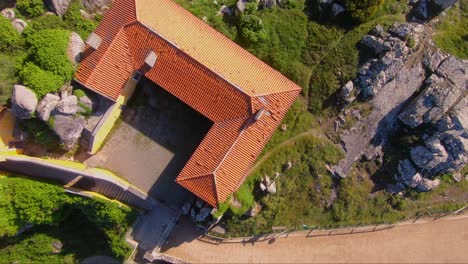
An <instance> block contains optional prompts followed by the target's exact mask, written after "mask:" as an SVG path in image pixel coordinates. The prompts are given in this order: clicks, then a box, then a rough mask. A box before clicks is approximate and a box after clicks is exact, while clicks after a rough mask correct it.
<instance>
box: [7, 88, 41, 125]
mask: <svg viewBox="0 0 468 264" xmlns="http://www.w3.org/2000/svg"><path fill="white" fill-rule="evenodd" d="M36 106H37V96H36V94H35V93H34V92H33V91H32V90H30V89H29V88H27V87H25V86H22V85H15V86H13V95H12V96H11V110H12V111H13V113H14V114H15V116H16V117H18V118H20V119H29V118H31V117H32V116H33V114H34V111H35V110H36Z"/></svg>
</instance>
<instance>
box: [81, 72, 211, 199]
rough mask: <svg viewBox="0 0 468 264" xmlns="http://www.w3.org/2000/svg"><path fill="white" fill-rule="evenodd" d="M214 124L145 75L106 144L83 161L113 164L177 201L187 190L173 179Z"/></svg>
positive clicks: (158, 195)
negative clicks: (146, 78) (145, 77)
mask: <svg viewBox="0 0 468 264" xmlns="http://www.w3.org/2000/svg"><path fill="white" fill-rule="evenodd" d="M210 126H211V123H210V121H209V120H208V119H206V118H205V117H203V116H202V115H200V114H199V113H197V112H196V111H195V110H193V109H191V108H190V107H189V106H187V105H185V104H184V103H182V102H181V101H179V100H178V99H177V98H175V97H174V96H172V95H170V94H169V93H168V92H166V91H164V90H163V89H161V88H159V87H157V86H156V85H154V84H152V83H151V82H149V81H147V80H142V81H141V83H140V85H139V87H137V90H136V92H135V94H134V96H133V98H132V99H131V101H130V102H129V105H128V106H127V108H126V109H125V110H124V112H123V114H122V120H121V121H119V122H118V123H117V125H116V126H115V127H114V129H113V131H112V132H111V135H110V137H109V138H108V140H107V141H106V142H105V145H104V147H103V148H102V149H101V150H100V151H99V152H98V153H97V154H96V155H94V156H92V157H90V158H88V159H87V160H86V161H85V163H86V164H87V165H88V166H91V167H103V168H106V169H109V170H111V171H113V172H114V173H116V174H117V175H119V176H121V177H122V178H124V179H126V180H128V181H129V182H130V183H132V184H133V185H135V186H137V187H138V188H139V189H141V190H142V191H144V192H147V193H148V194H149V195H150V196H151V197H153V198H156V199H157V200H159V201H161V202H163V203H165V204H167V205H169V206H171V207H179V206H180V205H181V204H182V203H183V202H184V201H185V199H184V197H187V195H189V193H188V191H186V190H185V189H183V188H182V187H181V186H179V185H178V184H177V183H175V182H174V180H175V178H176V177H177V175H178V174H179V172H180V171H181V170H182V168H183V166H184V165H185V163H186V162H187V161H188V159H189V158H190V156H191V155H192V153H193V152H194V151H195V149H196V148H197V146H198V145H199V143H200V142H201V140H202V139H203V137H204V136H205V135H206V133H207V132H208V129H209V127H210Z"/></svg>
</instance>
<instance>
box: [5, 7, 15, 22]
mask: <svg viewBox="0 0 468 264" xmlns="http://www.w3.org/2000/svg"><path fill="white" fill-rule="evenodd" d="M2 16H4V17H6V18H8V20H13V19H14V18H15V11H13V9H12V8H5V9H3V10H2Z"/></svg>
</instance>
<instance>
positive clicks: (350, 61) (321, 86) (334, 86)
mask: <svg viewBox="0 0 468 264" xmlns="http://www.w3.org/2000/svg"><path fill="white" fill-rule="evenodd" d="M399 19H401V17H400V16H394V15H390V16H385V17H380V18H379V19H375V20H372V21H369V22H367V23H364V24H361V25H359V26H357V27H355V28H353V29H352V30H349V31H348V32H346V33H344V34H342V35H339V33H338V32H339V31H338V30H331V31H332V34H331V36H333V35H335V36H337V37H338V38H337V39H336V40H334V41H333V40H330V41H331V43H332V44H331V45H330V46H329V47H328V49H327V48H323V49H324V53H322V54H320V55H318V56H317V55H315V56H316V57H318V58H319V60H318V61H317V62H315V64H314V65H315V67H314V66H312V77H311V78H310V88H309V89H310V91H309V110H310V111H311V112H313V113H316V114H318V113H319V112H320V111H321V110H322V109H324V108H329V107H330V106H332V105H334V104H332V103H333V98H334V93H335V92H336V91H337V90H338V89H339V88H340V87H341V86H342V85H343V84H344V83H346V82H347V81H348V80H351V79H353V78H354V77H355V76H356V71H357V67H358V63H359V52H358V49H357V48H356V46H357V43H358V42H359V41H360V40H361V39H362V37H363V36H364V35H365V34H367V32H369V31H370V30H371V29H372V28H374V27H375V26H376V25H377V24H381V25H382V26H384V27H388V26H390V25H391V24H392V23H393V22H394V21H396V20H399ZM310 29H312V30H314V29H315V30H317V29H320V27H319V26H314V27H310ZM314 34H320V33H314ZM324 40H325V39H324ZM320 43H321V42H320ZM318 47H321V45H319V46H318ZM309 57H312V56H309Z"/></svg>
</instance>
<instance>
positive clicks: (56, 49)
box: [27, 29, 74, 84]
mask: <svg viewBox="0 0 468 264" xmlns="http://www.w3.org/2000/svg"><path fill="white" fill-rule="evenodd" d="M51 39H53V40H54V41H51ZM69 40H70V32H69V31H67V30H61V29H45V30H41V31H37V32H36V33H34V34H31V36H29V37H28V39H27V43H28V45H29V50H30V52H31V61H32V62H34V64H36V65H37V66H39V67H40V68H41V69H43V70H45V71H49V72H52V73H53V74H55V75H57V76H60V77H61V78H62V84H63V83H64V82H66V81H69V80H71V78H72V75H73V73H74V67H73V64H72V63H71V62H70V60H69V59H68V57H67V47H68V42H69Z"/></svg>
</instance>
